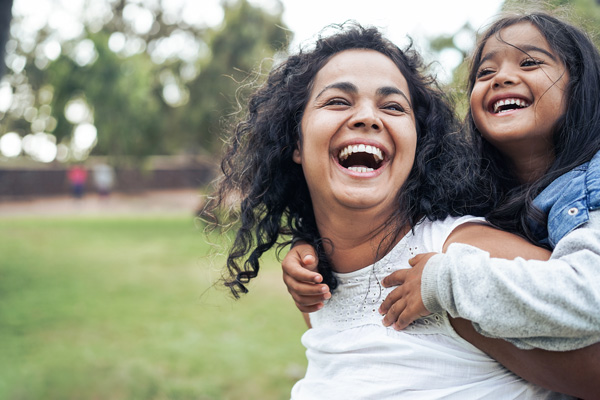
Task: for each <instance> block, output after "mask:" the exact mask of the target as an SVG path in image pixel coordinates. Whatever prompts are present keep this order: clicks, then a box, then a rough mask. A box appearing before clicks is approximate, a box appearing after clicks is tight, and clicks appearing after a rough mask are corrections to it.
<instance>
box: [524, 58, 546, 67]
mask: <svg viewBox="0 0 600 400" xmlns="http://www.w3.org/2000/svg"><path fill="white" fill-rule="evenodd" d="M543 63H544V62H543V61H542V60H535V59H533V58H528V59H526V60H523V62H522V63H521V67H534V66H536V65H541V64H543Z"/></svg>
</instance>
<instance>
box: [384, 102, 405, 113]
mask: <svg viewBox="0 0 600 400" xmlns="http://www.w3.org/2000/svg"><path fill="white" fill-rule="evenodd" d="M382 108H383V109H384V110H391V111H396V112H400V113H403V112H405V111H406V108H404V107H403V106H402V105H401V104H399V103H387V104H385V105H383V107H382Z"/></svg>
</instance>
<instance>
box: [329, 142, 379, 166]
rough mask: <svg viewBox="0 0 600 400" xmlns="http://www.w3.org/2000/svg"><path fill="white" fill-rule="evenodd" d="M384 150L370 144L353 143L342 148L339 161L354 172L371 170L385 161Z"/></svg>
mask: <svg viewBox="0 0 600 400" xmlns="http://www.w3.org/2000/svg"><path fill="white" fill-rule="evenodd" d="M383 159H384V152H383V151H382V150H381V149H380V148H378V147H375V146H371V145H368V144H351V145H348V146H346V147H344V148H342V149H341V150H340V152H339V153H338V163H339V164H340V165H341V166H342V167H344V168H346V169H348V170H350V171H353V172H371V171H375V170H377V169H379V168H380V167H381V165H382V163H383Z"/></svg>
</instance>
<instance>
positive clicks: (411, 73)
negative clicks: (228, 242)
mask: <svg viewBox="0 0 600 400" xmlns="http://www.w3.org/2000/svg"><path fill="white" fill-rule="evenodd" d="M330 28H332V29H335V30H336V32H335V33H334V34H332V35H329V36H321V37H319V38H318V40H317V41H316V45H315V47H314V48H312V49H310V50H307V51H302V50H301V51H300V52H299V53H298V54H295V55H291V56H289V57H288V58H287V59H286V60H285V61H284V62H282V63H281V64H279V65H278V66H276V67H275V68H274V69H273V70H272V71H271V72H270V73H269V75H268V78H267V81H266V83H264V84H263V85H262V86H261V87H259V88H258V89H257V90H256V91H255V92H254V93H253V94H252V95H251V96H250V98H249V101H248V105H247V114H246V116H245V118H244V119H243V120H242V121H241V122H239V123H238V124H237V125H236V127H235V129H234V132H233V136H232V137H231V138H230V143H229V147H228V150H227V152H226V154H225V156H224V158H223V159H222V163H221V168H222V172H223V177H222V178H221V180H220V182H219V186H218V190H217V192H216V196H215V197H214V200H213V202H212V203H211V204H209V206H208V210H209V211H211V212H212V213H213V214H214V211H216V209H217V208H218V207H219V206H222V205H225V204H227V202H228V201H231V200H232V199H234V200H235V201H236V202H239V207H240V208H239V221H238V224H239V225H237V227H238V228H237V233H236V236H235V239H234V242H233V244H232V246H231V248H230V251H229V254H228V258H227V271H226V274H225V277H224V284H225V286H227V287H229V288H230V290H231V291H232V293H233V295H234V296H235V297H239V295H240V293H246V292H247V291H248V289H247V287H246V284H247V283H248V282H249V281H250V280H251V279H252V278H254V277H256V276H257V273H258V271H259V259H260V257H261V255H262V254H263V253H265V252H266V251H268V250H269V249H271V248H272V247H273V246H275V245H276V244H277V243H278V240H279V238H280V235H284V236H285V237H287V239H289V238H290V237H291V236H292V235H293V237H295V238H299V239H303V240H305V241H307V242H308V243H310V244H312V245H313V246H315V248H316V249H317V254H318V255H319V272H320V273H321V274H322V275H323V278H324V283H327V284H328V285H329V286H330V287H331V289H332V290H333V289H335V286H336V281H335V278H334V276H333V274H332V271H331V268H330V266H329V263H328V262H327V254H325V253H324V250H323V246H322V243H323V240H326V239H325V238H321V237H320V235H319V232H318V230H317V225H316V222H315V218H314V213H313V209H312V203H311V199H310V195H309V191H308V187H307V184H306V181H305V178H304V174H303V172H302V167H301V166H300V165H298V164H296V163H295V162H294V161H293V160H292V153H293V151H294V149H295V147H296V144H297V143H298V141H299V140H300V137H301V131H300V121H301V119H302V114H303V111H304V108H305V105H306V103H307V101H308V98H309V95H310V92H311V89H312V84H313V81H314V79H315V76H316V75H317V73H318V72H319V70H320V69H321V68H322V67H323V66H324V65H325V64H326V63H327V62H328V61H329V60H330V59H331V57H332V56H333V55H335V54H337V53H339V52H342V51H344V50H349V49H370V50H375V51H378V52H380V53H382V54H384V55H386V56H387V57H389V58H390V59H391V60H392V61H393V62H394V63H395V64H396V65H397V66H398V68H399V70H400V71H401V73H402V74H403V75H404V77H405V78H406V81H407V82H408V87H409V91H410V97H411V103H412V104H413V109H414V113H415V120H416V127H417V129H416V130H417V147H416V158H415V162H414V166H413V168H412V171H411V173H410V175H409V177H408V179H407V181H406V183H405V184H404V186H403V187H402V188H398V189H399V191H398V195H397V205H398V207H397V209H396V211H395V212H394V214H393V215H392V216H391V218H390V219H389V222H388V223H387V225H386V227H385V228H386V229H387V230H386V232H392V233H391V236H393V237H398V235H399V234H400V231H401V230H402V228H403V227H406V226H410V227H411V228H412V227H414V226H415V225H416V224H417V222H418V221H419V220H420V219H421V218H422V217H427V218H429V219H431V220H435V219H439V218H444V217H446V216H448V215H462V214H465V213H479V214H481V213H482V212H484V211H485V209H486V206H487V201H488V199H487V198H486V196H485V190H482V189H481V188H480V187H478V185H477V182H476V179H475V173H476V171H477V170H478V168H477V167H476V166H475V160H476V155H477V154H476V153H475V152H474V151H473V149H472V147H471V146H470V145H469V144H468V143H466V141H465V140H463V137H462V136H461V134H460V133H458V132H459V130H458V126H459V125H458V123H457V121H456V119H455V116H454V113H453V108H452V107H451V105H450V102H449V101H448V99H447V98H446V96H445V95H444V94H443V92H442V91H441V90H440V89H439V88H438V86H437V83H436V81H435V79H434V78H433V77H430V76H428V75H426V74H425V73H424V72H423V71H424V69H425V66H424V64H423V61H422V59H421V57H420V56H419V55H418V53H417V52H415V51H414V50H412V49H411V46H410V45H409V46H408V48H407V49H405V50H404V51H402V50H400V49H399V48H398V47H397V46H396V45H394V44H393V43H392V42H390V41H389V40H387V39H385V38H384V37H383V36H382V35H381V33H380V32H379V31H378V30H377V29H375V28H366V27H361V26H360V25H358V24H355V23H345V24H343V25H336V26H332V27H330ZM287 243H289V242H285V243H284V244H287ZM384 250H385V249H384Z"/></svg>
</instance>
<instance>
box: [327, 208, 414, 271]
mask: <svg viewBox="0 0 600 400" xmlns="http://www.w3.org/2000/svg"><path fill="white" fill-rule="evenodd" d="M390 217H391V216H390V215H387V216H386V217H385V218H382V217H377V216H373V215H371V214H369V213H366V212H361V211H353V212H351V213H350V215H346V216H335V217H332V216H331V214H326V215H324V216H322V217H321V218H319V217H317V226H318V228H319V232H320V234H321V237H323V238H325V239H327V240H328V241H330V243H331V244H330V245H328V244H327V241H326V242H325V246H326V251H327V253H328V254H329V259H330V261H331V264H332V266H333V269H334V271H336V272H342V273H345V272H352V271H356V270H359V269H361V268H364V267H366V266H368V265H371V264H373V263H374V262H375V261H377V260H378V259H380V258H381V257H383V256H384V255H385V253H386V252H385V250H387V249H389V248H391V247H393V246H394V245H395V244H396V243H397V242H398V240H400V239H401V236H402V235H399V236H400V237H395V236H394V235H393V227H389V226H386V225H385V223H386V222H387V221H388V220H389V218H390ZM380 250H381V251H380Z"/></svg>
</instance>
